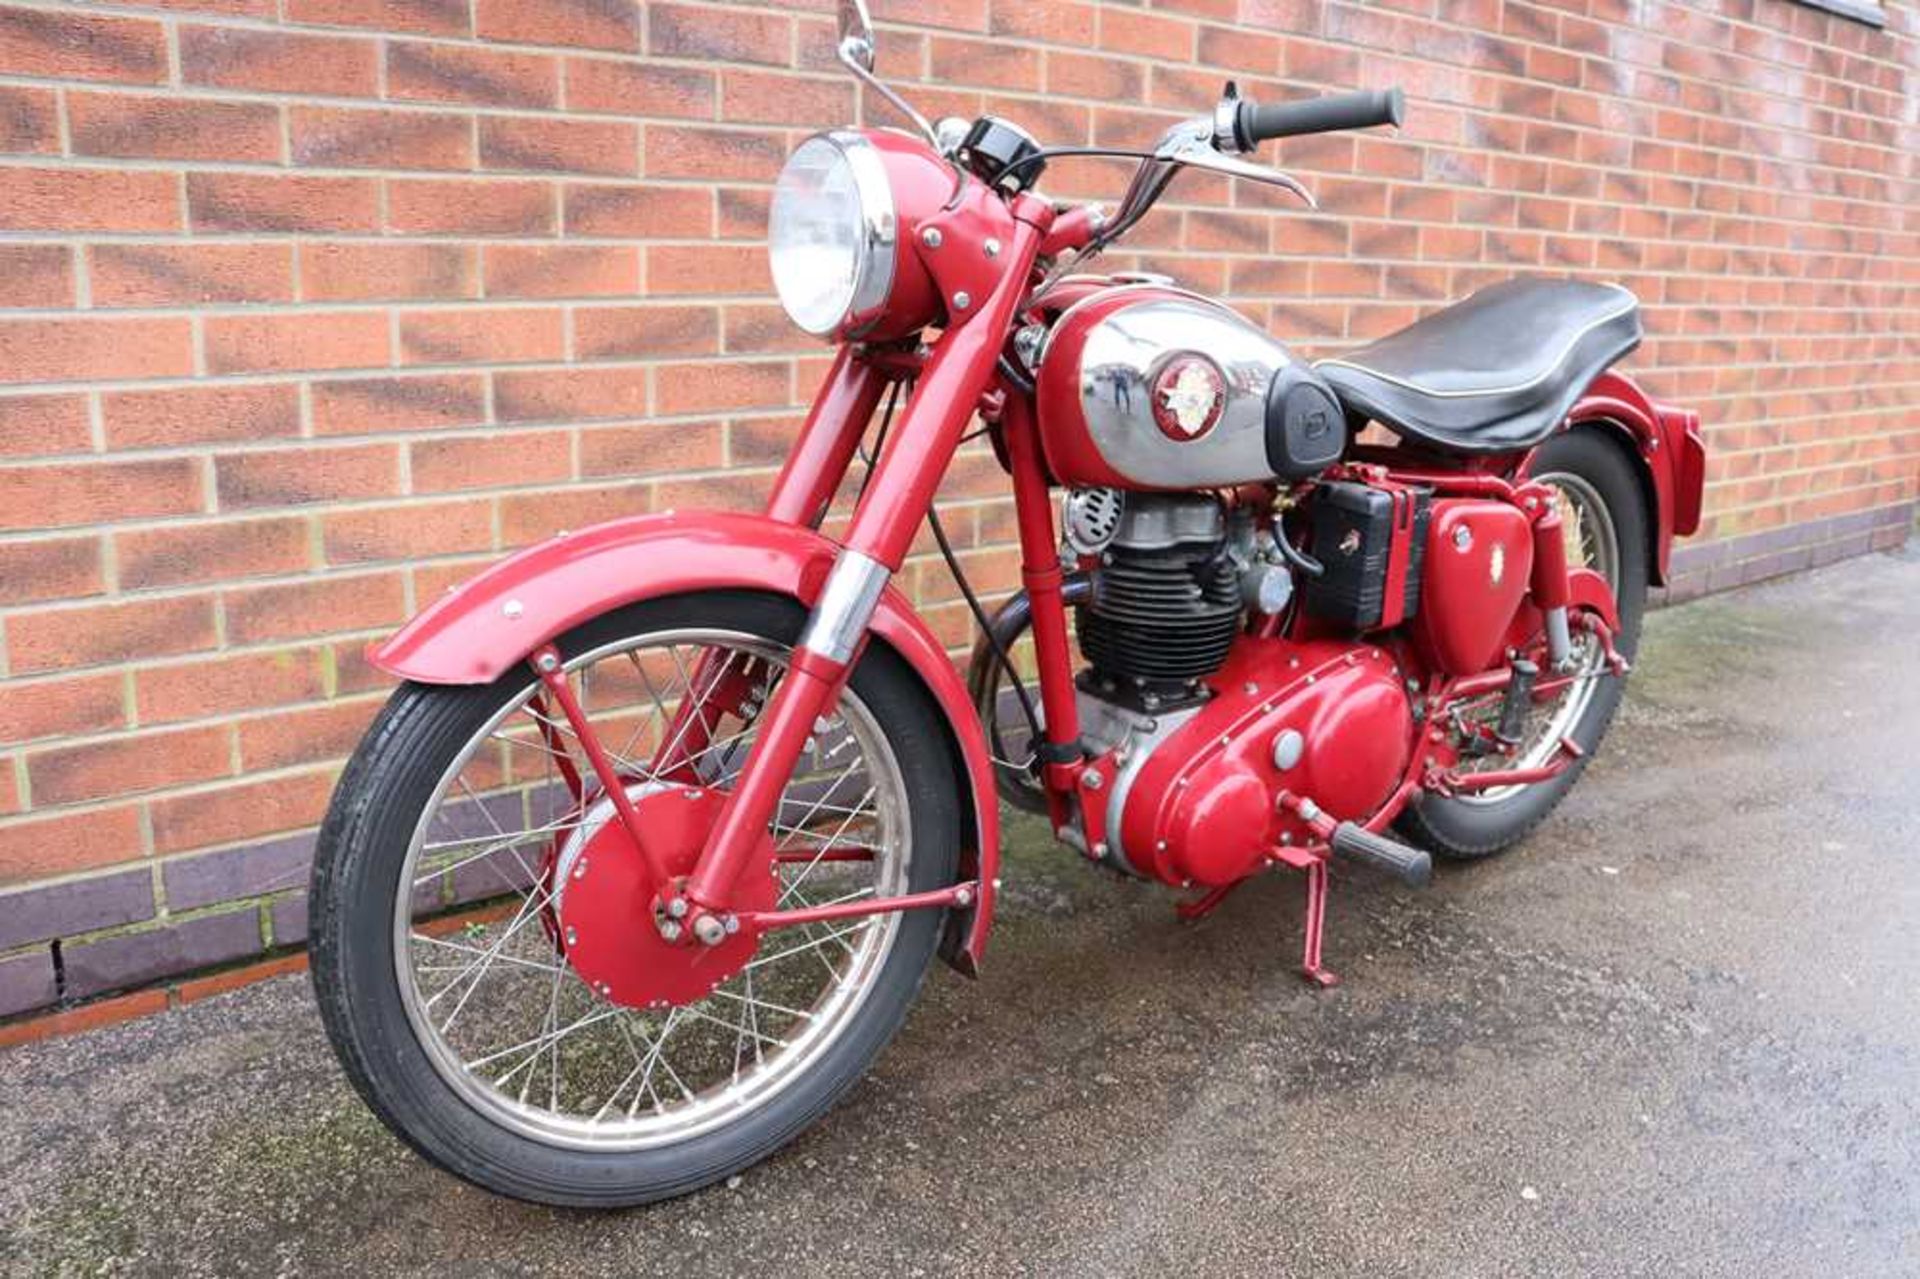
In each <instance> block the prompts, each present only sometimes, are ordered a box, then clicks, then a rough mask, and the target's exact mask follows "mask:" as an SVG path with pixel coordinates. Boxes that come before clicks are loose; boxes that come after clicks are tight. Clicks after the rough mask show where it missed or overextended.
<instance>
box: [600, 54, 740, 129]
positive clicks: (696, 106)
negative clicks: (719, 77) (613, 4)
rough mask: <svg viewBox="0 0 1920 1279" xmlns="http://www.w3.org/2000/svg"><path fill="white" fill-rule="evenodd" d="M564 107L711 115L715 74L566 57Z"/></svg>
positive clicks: (715, 97)
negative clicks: (565, 105) (565, 102)
mask: <svg viewBox="0 0 1920 1279" xmlns="http://www.w3.org/2000/svg"><path fill="white" fill-rule="evenodd" d="M566 100H567V106H568V107H569V108H570V109H571V110H574V111H604V112H608V113H611V114H614V115H644V116H687V117H690V118H694V119H703V120H704V119H711V118H712V116H713V112H714V104H715V102H716V101H717V100H718V94H717V92H716V89H715V79H714V74H713V72H711V71H702V70H696V69H694V68H692V67H669V66H656V65H651V64H648V63H644V62H616V61H614V60H612V59H609V58H568V59H567V90H566Z"/></svg>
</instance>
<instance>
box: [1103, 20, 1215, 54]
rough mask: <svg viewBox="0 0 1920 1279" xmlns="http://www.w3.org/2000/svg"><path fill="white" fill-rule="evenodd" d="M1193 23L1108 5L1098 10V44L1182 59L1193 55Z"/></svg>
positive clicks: (1132, 52)
mask: <svg viewBox="0 0 1920 1279" xmlns="http://www.w3.org/2000/svg"><path fill="white" fill-rule="evenodd" d="M1193 44H1194V24H1193V23H1191V22H1189V21H1187V20H1185V19H1183V18H1169V17H1165V16H1162V15H1159V14H1151V13H1140V12H1137V11H1131V10H1127V9H1120V8H1115V7H1112V6H1107V7H1103V8H1102V9H1101V10H1100V47H1101V48H1103V49H1112V50H1113V51H1114V52H1116V53H1131V54H1136V55H1138V56H1140V57H1144V58H1153V59H1156V60H1159V61H1174V62H1185V61H1186V60H1188V59H1189V58H1191V57H1192V56H1193Z"/></svg>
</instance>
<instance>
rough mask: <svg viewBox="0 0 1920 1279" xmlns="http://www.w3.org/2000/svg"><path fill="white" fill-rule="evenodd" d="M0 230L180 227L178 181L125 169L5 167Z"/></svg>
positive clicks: (68, 231)
mask: <svg viewBox="0 0 1920 1279" xmlns="http://www.w3.org/2000/svg"><path fill="white" fill-rule="evenodd" d="M6 176H7V180H6V183H5V184H4V185H3V186H0V231H58V232H60V233H61V234H62V235H71V234H73V233H75V232H82V231H110V232H129V233H138V232H142V231H148V232H151V231H174V230H178V229H179V227H180V190H179V180H178V179H177V178H176V177H174V175H173V174H171V173H144V172H134V171H132V170H129V169H27V168H9V169H8V170H7V171H6Z"/></svg>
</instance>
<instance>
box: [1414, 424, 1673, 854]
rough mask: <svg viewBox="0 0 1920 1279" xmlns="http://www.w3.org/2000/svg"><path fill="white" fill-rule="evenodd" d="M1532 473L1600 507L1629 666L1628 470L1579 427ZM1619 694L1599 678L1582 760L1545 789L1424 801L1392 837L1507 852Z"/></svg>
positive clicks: (1631, 529) (1609, 445) (1633, 507)
mask: <svg viewBox="0 0 1920 1279" xmlns="http://www.w3.org/2000/svg"><path fill="white" fill-rule="evenodd" d="M1531 471H1532V474H1533V475H1534V476H1537V477H1540V478H1543V479H1550V477H1552V476H1554V475H1565V476H1569V477H1571V478H1572V479H1573V480H1574V481H1577V482H1578V483H1579V484H1581V485H1584V486H1585V487H1586V488H1587V489H1588V490H1590V491H1591V492H1592V493H1593V494H1595V495H1596V496H1597V497H1598V498H1599V500H1600V501H1601V502H1602V503H1603V504H1604V505H1605V508H1606V515H1607V517H1608V519H1609V520H1610V521H1611V524H1612V529H1613V533H1614V536H1615V539H1616V542H1617V545H1616V546H1615V548H1614V562H1615V564H1616V565H1617V571H1616V580H1615V581H1614V583H1613V587H1614V602H1615V605H1616V607H1617V608H1618V610H1619V615H1620V633H1619V634H1618V635H1616V636H1615V637H1614V647H1615V648H1617V649H1618V650H1619V651H1620V653H1621V655H1622V656H1624V657H1628V658H1631V657H1632V656H1633V654H1634V651H1635V649H1636V648H1637V647H1638V646H1639V643H1640V623H1641V618H1642V615H1643V614H1644V612H1645V610H1646V601H1647V566H1648V563H1649V557H1650V546H1651V539H1650V533H1649V529H1648V515H1647V509H1646V501H1645V499H1644V497H1643V496H1642V494H1641V488H1640V480H1639V477H1638V476H1637V475H1636V474H1635V473H1634V469H1633V462H1632V461H1631V460H1630V459H1629V458H1628V456H1627V454H1626V453H1625V451H1624V450H1623V449H1622V448H1621V446H1620V445H1619V444H1618V443H1617V442H1616V441H1615V440H1614V439H1613V438H1611V437H1610V436H1608V435H1607V434H1605V433H1603V432H1602V431H1600V430H1598V429H1595V428H1592V427H1582V428H1575V429H1574V430H1571V431H1567V432H1564V433H1562V434H1560V435H1556V436H1554V437H1553V438H1552V439H1550V440H1548V441H1547V442H1546V443H1545V444H1543V445H1542V446H1541V447H1540V449H1539V450H1538V451H1537V452H1536V453H1535V454H1534V459H1533V465H1532V468H1531ZM1574 567H1579V566H1578V565H1577V564H1576V565H1574ZM1625 693H1626V681H1625V680H1624V679H1622V678H1621V677H1620V676H1617V675H1612V674H1607V675H1603V676H1601V677H1600V678H1599V683H1598V684H1597V686H1596V687H1595V688H1594V690H1593V696H1592V698H1591V699H1590V700H1589V701H1588V703H1587V705H1586V707H1585V709H1584V710H1583V711H1582V712H1581V714H1580V717H1579V719H1578V720H1577V721H1576V722H1575V723H1574V725H1573V726H1572V729H1571V732H1570V735H1571V736H1572V738H1573V740H1574V741H1575V742H1577V743H1578V744H1579V745H1580V748H1581V749H1582V750H1583V751H1585V752H1586V758H1583V759H1581V760H1579V761H1577V762H1575V763H1574V764H1573V766H1572V767H1570V768H1568V769H1567V770H1566V772H1564V773H1562V774H1560V776H1558V777H1556V778H1554V779H1553V780H1552V781H1550V782H1538V783H1535V784H1534V785H1532V786H1527V787H1523V788H1520V789H1519V790H1518V791H1516V792H1515V793H1513V794H1512V795H1510V796H1507V797H1504V798H1501V799H1498V800H1492V801H1489V800H1480V801H1475V800H1469V799H1462V798H1444V797H1441V796H1438V795H1428V796H1425V797H1423V798H1421V799H1420V800H1418V801H1417V802H1415V803H1414V804H1413V805H1411V806H1410V807H1409V808H1408V809H1407V811H1406V812H1405V813H1403V814H1402V815H1401V817H1400V820H1399V822H1398V823H1397V825H1398V827H1399V829H1400V830H1401V831H1402V833H1404V834H1406V835H1407V836H1408V837H1409V838H1411V839H1413V840H1415V841H1416V842H1418V843H1419V844H1420V845H1421V846H1423V847H1425V848H1427V849H1429V850H1431V851H1432V852H1433V853H1434V854H1436V855H1437V856H1440V857H1445V858H1448V859H1451V860H1455V861H1471V860H1475V859H1477V858H1481V857H1487V856H1490V855H1492V854H1494V853H1497V852H1501V851H1502V850H1504V849H1507V848H1510V847H1512V846H1513V845H1514V844H1516V843H1518V842H1519V841H1520V840H1522V839H1524V838H1525V837H1526V836H1527V834H1528V833H1529V832H1530V831H1532V830H1533V828H1534V827H1536V826H1538V825H1539V824H1540V823H1541V822H1542V821H1544V820H1546V817H1547V815H1548V814H1549V813H1551V812H1552V811H1553V810H1554V808H1555V807H1557V806H1558V805H1559V803H1560V801H1561V800H1562V799H1564V798H1565V797H1566V794H1567V792H1568V791H1570V790H1572V789H1573V784H1574V783H1575V782H1577V781H1578V780H1579V779H1580V774H1581V773H1582V772H1583V771H1584V770H1585V768H1586V764H1587V759H1590V758H1592V755H1593V752H1594V751H1595V750H1597V749H1598V748H1599V746H1600V741H1601V739H1602V738H1603V737H1605V736H1606V732H1607V727H1608V725H1609V724H1611V723H1612V722H1613V716H1614V712H1615V711H1617V710H1618V709H1619V707H1620V699H1621V698H1622V697H1623V696H1624V695H1625Z"/></svg>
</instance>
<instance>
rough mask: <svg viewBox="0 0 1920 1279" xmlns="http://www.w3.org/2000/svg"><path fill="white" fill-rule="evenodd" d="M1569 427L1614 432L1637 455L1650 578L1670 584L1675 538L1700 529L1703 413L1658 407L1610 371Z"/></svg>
mask: <svg viewBox="0 0 1920 1279" xmlns="http://www.w3.org/2000/svg"><path fill="white" fill-rule="evenodd" d="M1567 424H1568V425H1569V426H1578V425H1583V424H1592V425H1595V426H1598V427H1600V428H1602V429H1603V430H1607V431H1610V432H1612V433H1613V434H1614V435H1615V437H1616V438H1618V439H1619V440H1620V442H1621V443H1622V444H1624V445H1626V446H1627V448H1628V449H1629V450H1630V451H1631V452H1632V454H1633V456H1634V459H1635V461H1636V462H1637V464H1638V465H1637V466H1636V467H1635V470H1636V471H1637V473H1638V474H1639V477H1640V485H1641V492H1642V495H1643V496H1644V497H1645V498H1646V499H1647V510H1648V511H1649V512H1650V513H1651V514H1652V516H1653V528H1652V530H1651V531H1652V533H1653V545H1652V547H1651V548H1650V549H1651V552H1652V553H1651V556H1650V558H1649V562H1648V564H1647V580H1648V581H1650V582H1652V583H1653V584H1654V585H1655V586H1662V585H1665V584H1666V580H1667V565H1668V561H1669V559H1670V557H1671V555H1672V552H1673V539H1674V538H1675V537H1686V536H1689V535H1691V534H1692V533H1694V532H1696V531H1698V530H1699V527H1700V501H1701V490H1702V488H1703V486H1704V482H1705V477H1706V448H1705V446H1704V445H1703V444H1702V443H1701V439H1700V415H1699V414H1697V413H1693V412H1691V411H1689V410H1686V409H1678V408H1673V407H1672V406H1670V405H1665V404H1658V403H1656V402H1655V401H1653V400H1652V399H1650V398H1649V397H1648V396H1647V393H1646V392H1645V391H1642V390H1641V389H1640V387H1639V386H1638V385H1637V384H1636V383H1635V382H1634V381H1633V380H1632V379H1631V378H1629V377H1627V376H1626V375H1625V374H1623V373H1617V372H1613V371H1611V370H1610V371H1608V372H1606V373H1602V374H1601V375H1600V376H1599V377H1597V378H1595V379H1594V381H1593V385H1591V386H1589V387H1588V388H1587V390H1586V393H1585V394H1584V395H1582V396H1581V397H1580V400H1579V402H1578V403H1577V404H1575V405H1574V406H1573V411H1572V412H1570V413H1569V414H1567Z"/></svg>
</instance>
